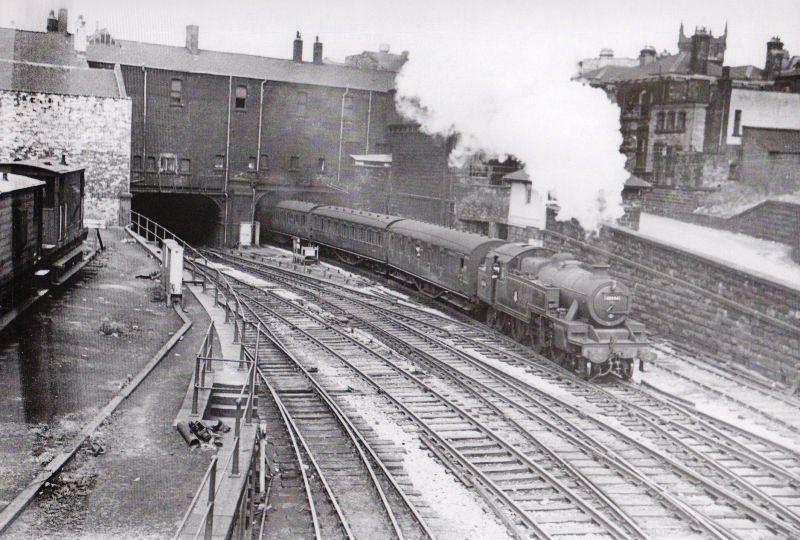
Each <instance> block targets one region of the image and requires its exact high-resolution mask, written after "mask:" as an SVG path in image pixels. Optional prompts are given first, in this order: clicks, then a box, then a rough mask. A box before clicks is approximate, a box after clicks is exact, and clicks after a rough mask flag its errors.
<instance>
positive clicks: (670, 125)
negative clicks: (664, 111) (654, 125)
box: [667, 111, 675, 131]
mask: <svg viewBox="0 0 800 540" xmlns="http://www.w3.org/2000/svg"><path fill="white" fill-rule="evenodd" d="M667 129H668V130H669V131H674V130H675V111H670V112H669V114H668V115H667Z"/></svg>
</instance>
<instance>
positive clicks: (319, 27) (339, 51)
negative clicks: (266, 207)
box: [0, 0, 800, 69]
mask: <svg viewBox="0 0 800 540" xmlns="http://www.w3.org/2000/svg"><path fill="white" fill-rule="evenodd" d="M59 7H66V8H68V9H69V11H70V26H71V27H72V25H73V24H74V20H75V19H76V18H77V16H78V15H79V14H82V15H83V16H84V18H85V19H86V21H87V23H88V27H89V30H90V31H91V30H94V28H95V25H96V24H97V25H99V26H100V27H101V28H102V27H107V28H109V30H110V31H111V33H112V35H114V36H117V37H120V38H123V39H134V40H141V41H148V42H154V43H164V44H173V45H182V44H183V41H184V28H185V26H186V25H187V24H198V25H199V26H200V47H201V48H206V49H216V50H227V51H233V52H246V53H251V54H260V55H266V56H275V57H291V47H292V44H291V42H292V39H293V38H294V32H295V31H296V30H300V31H301V32H302V33H303V36H304V38H305V40H306V43H309V44H310V42H311V41H313V39H314V36H315V35H317V34H318V35H319V36H320V38H321V40H322V41H323V42H324V44H325V56H326V57H329V58H333V59H343V58H344V56H345V55H347V54H353V53H355V52H360V51H362V50H376V49H377V47H378V45H379V44H381V43H388V44H390V45H391V47H392V50H393V51H395V52H400V51H402V50H405V49H407V50H409V51H411V52H413V50H414V48H415V45H416V44H417V43H418V42H419V41H420V40H423V39H424V40H428V39H439V40H442V41H448V40H453V39H463V38H461V37H460V36H463V35H464V34H463V33H462V32H463V31H468V32H469V33H470V35H472V36H475V35H480V36H482V37H483V38H485V39H497V40H512V41H513V40H516V39H518V38H519V37H520V36H524V35H525V34H528V33H529V32H537V33H540V34H542V35H541V36H540V37H541V38H543V39H546V40H551V41H552V43H553V47H562V48H566V49H568V50H569V51H570V52H571V53H572V54H573V55H574V56H575V61H577V60H578V59H579V58H585V57H593V56H596V55H597V53H598V52H599V50H600V48H602V47H611V48H613V49H614V51H615V54H616V55H617V56H628V57H635V56H637V55H638V51H639V50H640V49H641V48H642V46H643V45H645V44H647V45H653V46H655V47H656V49H657V50H658V51H662V50H663V49H667V50H670V51H674V50H675V49H676V48H677V46H676V41H677V32H678V25H679V24H680V22H681V21H683V22H684V25H685V28H686V29H687V33H688V32H691V31H692V30H693V29H694V28H695V26H706V27H709V28H711V30H712V32H713V33H714V35H717V34H718V33H720V32H722V29H723V27H724V25H725V22H726V21H727V23H728V27H729V39H728V51H727V53H726V63H728V64H730V65H741V64H755V65H757V66H761V65H762V64H763V62H764V54H765V43H766V41H767V40H769V38H770V37H772V36H773V35H779V36H781V38H782V39H783V41H784V43H785V44H786V47H787V48H788V49H789V50H790V51H796V54H800V8H798V3H797V0H780V1H773V0H764V1H759V2H747V1H740V2H722V1H714V0H709V1H704V2H698V1H697V0H690V1H689V0H671V1H669V2H641V1H638V0H637V1H629V0H615V1H603V0H595V1H575V0H561V1H557V2H555V1H551V2H534V1H530V0H529V1H520V0H497V1H492V2H487V1H480V2H479V1H476V0H459V1H451V0H424V1H423V0H403V1H400V0H392V1H388V0H370V1H364V0H358V1H342V0H321V1H302V0H294V1H282V2H281V1H275V0H228V1H219V0H217V1H213V2H212V1H207V0H172V1H170V2H164V1H163V0H136V1H126V2H122V1H117V0H61V1H59V0H2V1H1V2H0V25H3V26H10V25H11V22H12V21H13V23H14V26H16V27H18V28H24V29H29V30H43V29H44V24H45V23H44V21H45V18H46V17H47V13H48V12H49V11H50V10H51V9H56V10H57V9H58V8H59ZM543 23H546V24H543ZM305 52H306V54H307V55H310V53H311V50H310V46H306V50H305ZM519 54H520V55H523V54H540V51H527V52H526V51H519ZM479 65H480V62H479V61H476V68H478V69H479V67H478V66H479ZM570 67H572V66H570Z"/></svg>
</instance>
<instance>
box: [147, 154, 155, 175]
mask: <svg viewBox="0 0 800 540" xmlns="http://www.w3.org/2000/svg"><path fill="white" fill-rule="evenodd" d="M147 172H156V158H154V157H153V156H148V158H147Z"/></svg>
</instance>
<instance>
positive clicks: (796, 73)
mask: <svg viewBox="0 0 800 540" xmlns="http://www.w3.org/2000/svg"><path fill="white" fill-rule="evenodd" d="M792 77H800V67H797V68H794V69H792V70H790V71H782V72H781V73H780V74H778V75H777V76H776V78H778V79H789V78H792Z"/></svg>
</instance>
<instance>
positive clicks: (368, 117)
mask: <svg viewBox="0 0 800 540" xmlns="http://www.w3.org/2000/svg"><path fill="white" fill-rule="evenodd" d="M371 121H372V90H370V91H369V105H368V106H367V144H366V146H365V148H364V153H365V154H369V126H370V122H371Z"/></svg>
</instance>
